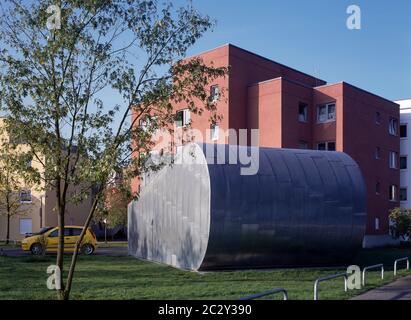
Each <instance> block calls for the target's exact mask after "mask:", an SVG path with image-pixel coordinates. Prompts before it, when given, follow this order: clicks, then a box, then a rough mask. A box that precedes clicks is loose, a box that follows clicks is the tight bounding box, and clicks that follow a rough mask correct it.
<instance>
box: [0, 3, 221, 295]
mask: <svg viewBox="0 0 411 320" xmlns="http://www.w3.org/2000/svg"><path fill="white" fill-rule="evenodd" d="M0 6H1V7H0V8H1V9H0V10H1V17H0V48H1V49H0V87H1V88H2V92H1V101H2V103H1V107H2V109H3V110H0V111H4V112H6V113H7V116H8V117H7V120H6V125H7V127H8V128H9V129H12V130H13V131H14V132H15V133H16V134H19V135H20V136H21V137H25V138H26V143H27V145H28V146H29V147H30V148H29V149H30V150H29V151H28V152H27V155H30V156H32V157H33V158H34V159H36V160H37V161H39V162H40V163H41V166H42V172H37V173H36V174H37V178H38V179H41V180H43V181H44V184H45V188H48V189H53V190H55V193H56V198H57V207H56V211H57V215H58V227H59V243H58V250H57V258H56V265H57V266H58V268H59V269H60V271H61V272H60V273H59V276H58V279H56V280H57V281H58V282H59V284H60V287H61V289H59V290H57V297H58V298H59V299H68V298H69V295H70V290H71V286H72V281H73V275H74V271H75V266H76V262H77V256H78V252H79V250H80V246H81V241H82V239H83V237H84V234H85V232H86V228H87V227H88V226H89V224H90V221H91V220H92V218H93V215H94V213H95V210H96V208H97V206H98V203H99V201H101V198H102V196H103V195H104V192H105V190H106V188H107V185H108V184H109V183H110V176H111V174H110V173H111V172H113V171H118V170H120V168H124V167H128V168H130V170H129V172H130V174H134V175H139V174H140V173H141V171H142V170H143V169H144V167H143V166H142V164H143V163H142V162H141V161H139V158H138V157H135V158H133V157H132V156H133V155H135V153H136V152H140V151H144V152H148V151H150V150H151V148H152V147H153V144H152V141H151V136H152V134H153V132H154V130H155V129H156V128H164V129H165V130H169V131H172V128H171V125H172V123H173V120H174V115H173V104H175V103H180V104H184V105H186V106H188V108H190V110H191V111H192V112H193V113H201V112H202V111H203V110H204V109H207V110H209V111H210V114H211V116H210V119H215V118H216V117H217V111H216V107H215V106H214V105H213V104H212V103H211V102H210V100H209V99H208V98H209V93H208V91H207V90H206V89H205V88H206V85H207V84H209V83H210V82H211V81H213V80H214V79H216V78H218V77H222V76H225V74H226V73H227V71H228V70H227V69H225V68H215V67H213V66H212V65H211V66H210V65H208V66H207V65H205V64H204V63H203V61H201V59H186V60H181V59H182V58H183V57H184V56H186V53H187V50H188V49H189V48H190V47H191V46H192V45H194V44H195V43H196V42H197V40H198V39H199V38H200V37H201V36H202V35H203V34H204V33H205V32H206V31H208V30H209V29H210V28H212V27H213V22H212V21H211V19H210V18H209V17H208V16H203V15H201V14H200V13H199V12H197V11H196V10H195V9H194V8H193V7H192V6H191V4H190V3H189V4H188V5H187V6H184V7H179V8H174V7H173V5H172V4H171V3H165V4H163V2H159V1H154V0H153V1H152V0H88V1H84V0H59V1H50V0H41V1H34V2H29V4H27V3H26V2H25V1H23V0H6V1H2V2H1V4H0ZM113 95H114V96H115V99H116V103H114V102H110V101H107V96H113ZM132 114H133V117H131V115H132ZM153 114H155V121H150V123H152V125H149V128H145V129H144V130H143V129H142V128H141V126H138V125H136V123H137V122H138V121H139V120H142V119H146V118H150V117H152V116H153ZM130 117H131V121H130V120H129V119H130ZM43 159H44V160H43ZM73 186H77V187H79V188H81V191H79V192H77V193H76V196H75V197H70V196H69V193H68V190H69V188H71V187H73ZM90 188H93V189H94V191H95V192H94V194H95V197H94V199H93V205H92V208H91V210H90V212H89V215H88V218H87V220H86V222H85V224H84V227H85V228H84V230H83V232H82V234H81V235H80V240H79V241H78V242H77V244H76V247H75V250H74V253H73V256H72V259H71V263H70V266H69V269H68V275H67V279H66V281H63V280H64V279H63V274H64V273H63V268H64V265H63V249H64V226H65V213H66V208H67V203H69V202H70V201H82V199H84V198H85V197H87V195H88V194H89V192H88V191H89V190H90Z"/></svg>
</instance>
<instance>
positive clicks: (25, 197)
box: [20, 189, 31, 203]
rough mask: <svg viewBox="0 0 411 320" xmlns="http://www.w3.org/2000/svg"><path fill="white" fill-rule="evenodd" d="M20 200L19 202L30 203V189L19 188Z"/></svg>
mask: <svg viewBox="0 0 411 320" xmlns="http://www.w3.org/2000/svg"><path fill="white" fill-rule="evenodd" d="M20 202H21V203H31V190H30V189H23V190H20Z"/></svg>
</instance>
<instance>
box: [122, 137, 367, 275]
mask: <svg viewBox="0 0 411 320" xmlns="http://www.w3.org/2000/svg"><path fill="white" fill-rule="evenodd" d="M184 150H185V152H182V153H181V154H179V155H178V158H177V161H176V163H175V164H173V165H172V166H167V167H165V168H163V169H162V170H161V171H159V172H157V173H156V174H155V175H154V176H152V177H150V178H149V179H147V180H148V181H146V182H145V183H146V185H145V186H144V187H143V189H142V193H141V195H140V198H139V200H138V201H134V202H132V203H131V204H130V205H129V213H128V214H129V217H128V233H129V234H128V239H129V253H130V254H131V255H134V256H136V257H138V258H142V259H147V260H152V261H158V262H162V263H165V264H169V265H172V266H175V267H178V268H182V269H189V270H215V269H243V268H269V267H285V266H310V265H316V266H318V265H320V264H321V265H325V264H338V263H347V262H350V259H351V258H352V257H353V255H354V254H355V253H356V251H357V250H358V249H359V248H361V245H362V239H363V235H364V232H365V222H366V219H365V218H366V208H365V185H364V181H363V178H362V175H361V172H360V169H359V167H358V165H357V164H356V163H355V162H354V160H353V159H351V158H350V157H349V156H348V155H346V154H344V153H340V152H322V151H312V150H290V149H269V148H250V147H238V146H228V145H206V144H205V145H197V144H191V145H189V146H186V147H185V149H184ZM244 155H246V156H247V155H248V157H250V158H249V159H248V160H249V161H250V159H251V161H252V162H251V163H254V165H255V164H257V166H258V171H257V174H254V175H242V173H243V170H244V165H242V164H241V163H244V162H245V161H244V160H245V159H246V157H245V156H244Z"/></svg>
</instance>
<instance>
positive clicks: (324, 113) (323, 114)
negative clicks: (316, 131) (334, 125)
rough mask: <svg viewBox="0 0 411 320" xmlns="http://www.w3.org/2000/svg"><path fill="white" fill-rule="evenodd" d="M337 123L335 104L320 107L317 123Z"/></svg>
mask: <svg viewBox="0 0 411 320" xmlns="http://www.w3.org/2000/svg"><path fill="white" fill-rule="evenodd" d="M329 121H335V103H328V104H323V105H320V106H318V111H317V122H320V123H321V122H329Z"/></svg>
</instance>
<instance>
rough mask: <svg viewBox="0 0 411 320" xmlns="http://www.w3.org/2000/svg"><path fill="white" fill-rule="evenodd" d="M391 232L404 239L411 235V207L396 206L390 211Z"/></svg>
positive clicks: (397, 237)
mask: <svg viewBox="0 0 411 320" xmlns="http://www.w3.org/2000/svg"><path fill="white" fill-rule="evenodd" d="M389 218H390V220H391V222H392V224H391V227H390V229H391V234H392V235H393V236H394V237H395V238H396V239H399V238H402V239H404V240H406V239H408V238H409V237H410V236H411V209H403V208H395V209H392V210H391V211H390V216H389Z"/></svg>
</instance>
